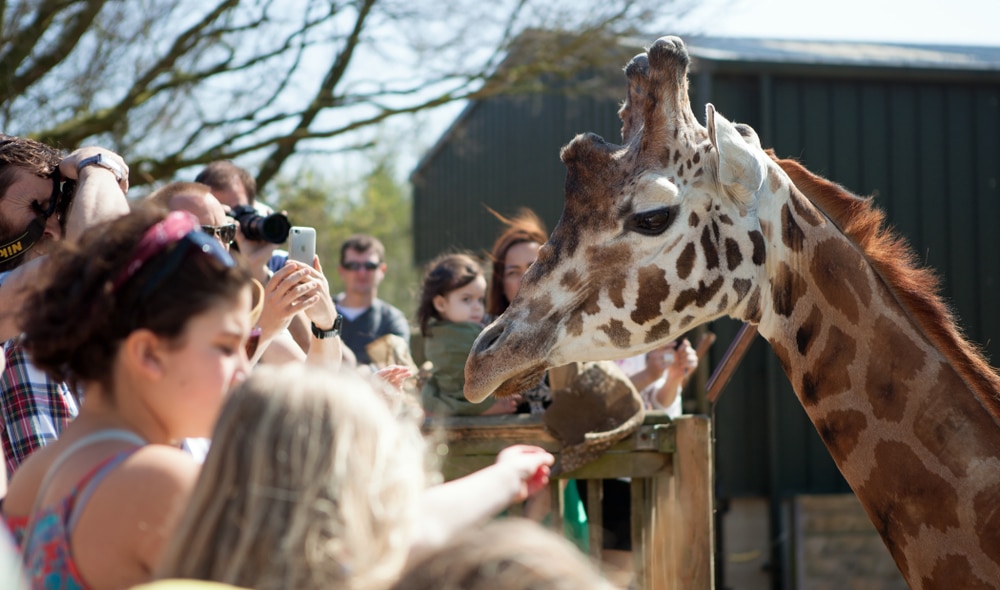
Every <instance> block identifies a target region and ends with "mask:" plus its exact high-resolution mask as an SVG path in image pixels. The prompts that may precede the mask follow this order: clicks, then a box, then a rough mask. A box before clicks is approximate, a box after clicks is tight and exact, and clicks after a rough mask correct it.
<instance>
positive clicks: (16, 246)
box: [0, 240, 24, 258]
mask: <svg viewBox="0 0 1000 590" xmlns="http://www.w3.org/2000/svg"><path fill="white" fill-rule="evenodd" d="M21 250H24V246H23V245H22V244H21V240H18V241H16V242H14V243H13V244H10V245H9V246H7V247H5V248H0V258H10V257H12V256H14V255H15V254H17V253H18V252H20V251H21Z"/></svg>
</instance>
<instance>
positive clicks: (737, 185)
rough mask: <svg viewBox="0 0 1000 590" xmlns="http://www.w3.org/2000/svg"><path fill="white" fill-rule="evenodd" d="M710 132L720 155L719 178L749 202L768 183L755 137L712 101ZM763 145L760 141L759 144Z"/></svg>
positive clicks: (707, 113)
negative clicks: (732, 121)
mask: <svg viewBox="0 0 1000 590" xmlns="http://www.w3.org/2000/svg"><path fill="white" fill-rule="evenodd" d="M705 118H706V119H707V120H708V136H709V138H710V139H711V141H712V145H714V146H715V151H716V153H717V154H718V155H719V182H721V183H722V184H723V186H725V187H726V192H728V193H729V194H730V195H732V196H733V197H734V198H735V199H736V200H737V201H740V202H741V203H742V204H743V205H747V204H749V201H750V199H751V198H752V197H753V195H754V193H756V192H757V191H758V190H760V187H761V185H762V184H764V175H765V174H766V168H765V167H764V164H763V162H761V160H760V158H759V157H758V154H757V150H754V148H753V143H754V142H752V141H751V139H755V138H756V134H754V135H753V138H751V139H748V138H745V137H744V136H743V135H742V134H741V133H740V132H739V131H738V130H737V129H736V126H735V125H733V124H732V123H730V122H729V121H727V120H726V118H725V117H723V116H722V115H720V114H718V113H716V112H715V107H714V106H712V105H711V104H708V105H706V106H705ZM756 145H757V146H758V147H759V145H760V144H759V143H757V144H756Z"/></svg>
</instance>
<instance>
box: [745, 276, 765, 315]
mask: <svg viewBox="0 0 1000 590" xmlns="http://www.w3.org/2000/svg"><path fill="white" fill-rule="evenodd" d="M762 313H763V310H762V309H761V307H760V285H757V286H756V287H754V289H753V294H752V295H750V299H748V300H747V310H746V316H745V317H744V318H743V319H744V320H746V321H748V322H751V323H757V322H760V316H761V314H762Z"/></svg>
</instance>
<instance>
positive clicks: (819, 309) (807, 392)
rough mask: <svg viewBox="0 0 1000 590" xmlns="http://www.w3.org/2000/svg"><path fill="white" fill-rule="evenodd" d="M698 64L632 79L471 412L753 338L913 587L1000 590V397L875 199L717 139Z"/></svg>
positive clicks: (478, 362) (493, 329) (745, 135)
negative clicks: (695, 80)
mask: <svg viewBox="0 0 1000 590" xmlns="http://www.w3.org/2000/svg"><path fill="white" fill-rule="evenodd" d="M689 65H690V57H689V56H688V53H687V50H686V48H685V47H684V44H683V42H682V41H681V40H680V39H678V38H676V37H664V38H661V39H659V40H657V41H656V42H655V43H654V44H653V45H652V47H650V48H649V49H648V51H646V52H644V53H642V54H640V55H637V56H636V57H635V58H633V59H632V60H631V62H630V63H629V64H628V66H627V67H626V69H625V76H626V80H627V93H626V99H625V102H624V104H623V106H622V108H621V110H620V111H619V115H620V117H621V120H622V143H621V145H615V144H610V143H608V142H606V141H604V139H602V138H600V137H598V136H596V135H594V134H583V135H579V136H577V137H576V138H574V139H573V140H572V141H571V142H570V143H569V144H567V145H566V146H565V147H564V148H563V149H562V152H561V158H562V160H563V162H564V164H565V165H566V167H567V174H566V187H565V193H566V202H565V206H564V209H563V215H562V218H561V219H560V221H559V224H558V225H557V226H556V228H555V229H554V230H553V232H552V235H551V236H550V237H549V241H548V242H547V243H546V244H545V245H544V246H543V247H542V249H541V251H540V252H539V258H538V261H537V262H536V263H535V264H534V265H533V266H532V267H531V268H530V269H529V271H528V273H527V274H526V275H525V276H524V279H523V281H522V285H521V288H520V290H519V291H518V293H517V296H516V297H515V298H514V301H513V302H512V303H511V305H510V307H509V308H508V310H507V311H506V312H505V313H504V314H503V315H502V316H500V317H499V318H498V319H497V320H496V321H495V322H494V323H492V324H491V325H490V326H489V327H487V329H486V330H484V331H483V333H482V334H481V335H480V336H479V338H478V339H477V341H476V343H475V345H474V346H473V349H472V352H471V353H470V354H469V359H468V362H467V364H466V383H465V395H466V397H467V398H468V399H470V400H472V401H480V400H482V399H485V398H486V397H487V396H489V395H491V394H495V395H499V396H504V395H511V394H514V393H517V392H518V391H521V390H523V389H525V388H527V387H529V386H530V385H532V384H534V383H535V382H536V381H537V379H538V377H539V375H540V374H541V373H542V372H543V371H545V370H546V369H547V368H550V367H555V366H560V365H563V364H566V363H569V362H572V361H586V360H603V359H616V358H624V357H627V356H631V355H634V354H637V353H641V352H644V351H648V350H651V349H653V348H655V347H656V346H658V345H661V344H662V343H664V342H667V341H669V340H671V339H674V338H676V337H677V336H678V335H680V334H682V333H684V332H686V331H687V330H690V329H691V328H693V327H694V326H696V325H698V324H702V323H705V322H709V321H711V320H714V319H716V318H719V317H722V316H730V317H734V318H737V319H740V320H743V321H746V322H751V323H753V324H756V325H757V328H758V330H759V332H760V333H761V334H762V335H763V336H764V337H765V338H767V340H768V341H769V342H770V344H771V346H772V348H773V350H774V352H775V354H776V356H777V357H778V359H779V360H780V361H781V364H782V366H783V368H784V370H785V372H786V374H787V375H788V378H789V380H790V381H791V383H792V385H793V387H794V389H795V391H796V395H797V396H798V398H799V400H800V401H801V402H802V405H803V407H804V408H805V410H806V412H807V414H808V415H809V417H810V420H812V422H813V423H814V424H815V426H816V428H817V430H818V431H819V433H820V436H821V437H822V438H823V440H824V442H825V443H826V445H827V447H828V449H829V450H830V453H831V455H832V456H833V459H834V460H835V461H836V463H837V465H838V467H839V468H840V470H841V472H842V473H843V474H844V477H845V479H846V480H847V481H848V483H849V484H850V485H851V487H852V489H853V490H854V491H855V493H856V494H857V496H858V498H859V500H860V501H861V503H862V505H863V506H864V507H865V510H866V512H867V513H868V515H869V517H870V518H871V520H872V522H873V523H874V524H875V527H876V529H877V530H878V531H879V534H880V535H881V536H882V538H883V540H884V541H885V543H886V545H887V547H888V548H889V550H890V552H891V553H892V555H893V558H894V559H895V561H896V564H897V565H898V566H899V569H900V571H901V572H902V574H903V576H904V577H905V578H906V580H907V582H908V583H909V584H910V585H911V587H913V588H943V587H945V586H947V587H949V588H956V587H961V588H992V587H994V586H995V584H997V583H998V581H1000V419H998V417H1000V401H998V399H1000V398H998V392H1000V378H998V376H997V374H996V372H995V371H994V370H993V369H992V367H990V366H989V364H988V363H987V362H986V361H985V360H984V359H983V357H982V356H981V354H980V353H979V352H978V349H977V348H976V347H975V346H974V345H972V344H970V343H969V342H967V341H966V340H965V339H964V338H963V337H962V335H961V333H960V330H959V329H958V328H957V327H956V324H955V321H954V319H953V318H952V317H951V315H950V313H949V312H948V309H947V307H946V306H945V305H944V304H943V303H942V302H941V300H940V299H939V298H938V297H937V295H936V289H937V287H936V286H937V281H936V278H935V277H934V275H933V273H931V272H930V271H928V270H926V269H921V268H918V267H917V265H916V264H915V263H914V262H913V260H914V257H913V256H912V254H911V252H910V250H909V248H908V247H907V246H906V245H905V244H904V243H902V242H901V241H900V240H899V239H897V238H896V236H894V235H892V234H891V233H890V232H887V231H885V230H884V229H883V221H884V218H883V215H882V213H881V212H880V211H878V210H877V209H875V208H873V207H872V204H871V202H870V200H868V199H862V198H859V197H856V196H855V195H852V194H850V193H848V192H847V191H846V190H845V189H843V188H842V187H840V186H838V185H836V184H834V183H832V182H830V181H828V180H825V179H823V178H820V177H818V176H816V175H814V174H812V173H810V172H809V171H808V170H806V169H805V168H804V167H802V166H801V165H799V164H798V163H796V162H794V161H790V160H780V159H778V158H777V157H776V156H775V155H774V154H773V153H772V152H771V151H769V150H767V151H765V150H764V149H762V147H761V145H760V141H759V139H758V138H757V135H756V133H754V131H753V130H752V129H750V128H749V127H747V126H745V125H739V124H734V123H731V122H729V121H728V120H726V119H725V118H724V117H723V116H722V115H720V114H719V113H717V112H716V111H715V109H714V108H713V107H712V106H711V105H708V106H707V108H706V123H707V125H705V126H703V125H701V124H700V123H699V121H698V120H697V118H696V117H695V115H694V114H693V112H692V111H691V106H690V103H689V99H688V81H687V70H688V66H689Z"/></svg>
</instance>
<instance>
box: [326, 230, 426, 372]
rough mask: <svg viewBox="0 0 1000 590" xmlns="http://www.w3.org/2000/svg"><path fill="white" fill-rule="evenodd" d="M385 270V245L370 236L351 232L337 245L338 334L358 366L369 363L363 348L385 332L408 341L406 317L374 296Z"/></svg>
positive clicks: (408, 328) (376, 293)
mask: <svg viewBox="0 0 1000 590" xmlns="http://www.w3.org/2000/svg"><path fill="white" fill-rule="evenodd" d="M385 270H386V265H385V246H383V245H382V242H380V241H378V240H377V239H376V238H374V237H373V236H369V235H367V234H355V235H353V236H351V237H350V238H348V239H347V240H346V241H345V242H344V243H343V244H341V246H340V267H339V268H337V272H338V273H339V274H340V278H341V280H342V281H344V292H343V293H338V294H337V296H336V298H335V300H336V303H337V311H338V312H340V315H342V316H344V325H343V327H342V328H341V331H340V337H341V339H343V341H344V344H346V345H347V347H348V348H349V349H350V350H351V351H352V352H353V353H354V356H355V357H356V359H357V362H358V364H361V365H367V364H370V363H371V359H370V358H369V357H368V352H367V351H366V350H365V347H366V346H368V344H369V343H371V342H372V341H374V340H376V339H378V338H381V337H382V336H385V335H386V334H396V335H397V336H400V337H401V338H403V341H404V342H409V341H410V325H409V323H408V322H407V321H406V316H405V315H403V312H401V311H399V310H398V309H396V308H395V307H393V306H392V305H390V304H388V303H386V302H385V301H382V300H381V299H379V298H378V286H379V283H381V282H382V279H384V278H385Z"/></svg>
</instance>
